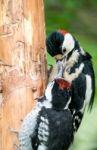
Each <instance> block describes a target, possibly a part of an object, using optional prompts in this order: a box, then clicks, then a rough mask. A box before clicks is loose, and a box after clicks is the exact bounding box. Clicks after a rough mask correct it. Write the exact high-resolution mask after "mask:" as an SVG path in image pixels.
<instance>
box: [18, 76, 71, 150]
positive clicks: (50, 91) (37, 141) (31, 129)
mask: <svg viewBox="0 0 97 150" xmlns="http://www.w3.org/2000/svg"><path fill="white" fill-rule="evenodd" d="M70 102H71V84H70V83H69V82H67V81H66V80H64V79H62V78H59V79H55V80H54V81H52V82H50V83H49V84H48V86H47V88H46V91H45V96H44V97H43V98H42V99H41V100H39V101H38V102H37V104H36V106H35V108H34V109H33V110H32V111H31V112H30V113H29V114H28V115H27V116H26V118H25V119H24V121H23V124H22V126H21V129H20V132H19V141H20V150H68V148H69V147H70V145H71V144H72V142H73V134H74V129H73V118H72V114H71V112H70V110H69V109H68V106H69V104H70Z"/></svg>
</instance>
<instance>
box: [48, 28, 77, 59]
mask: <svg viewBox="0 0 97 150" xmlns="http://www.w3.org/2000/svg"><path fill="white" fill-rule="evenodd" d="M77 45H78V42H77V41H76V40H75V38H74V37H73V36H72V35H71V34H70V33H68V32H66V31H64V30H58V31H56V32H53V33H51V34H50V35H49V36H48V38H47V40H46V46H47V51H48V53H49V54H50V55H51V56H52V57H55V59H56V60H61V59H63V58H64V56H67V55H68V54H69V53H70V52H71V51H72V50H74V48H75V47H76V46H77Z"/></svg>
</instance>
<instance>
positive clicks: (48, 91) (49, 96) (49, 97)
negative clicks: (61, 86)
mask: <svg viewBox="0 0 97 150" xmlns="http://www.w3.org/2000/svg"><path fill="white" fill-rule="evenodd" d="M53 85H54V81H52V82H50V83H49V84H48V86H47V88H46V90H45V96H46V99H47V100H48V101H50V102H51V101H52V88H53Z"/></svg>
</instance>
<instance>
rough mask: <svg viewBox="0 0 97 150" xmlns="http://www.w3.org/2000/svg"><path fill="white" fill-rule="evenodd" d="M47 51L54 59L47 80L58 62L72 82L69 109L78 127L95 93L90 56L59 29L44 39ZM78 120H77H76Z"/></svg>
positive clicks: (55, 72)
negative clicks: (54, 63) (53, 64)
mask: <svg viewBox="0 0 97 150" xmlns="http://www.w3.org/2000/svg"><path fill="white" fill-rule="evenodd" d="M46 45H47V51H48V53H49V54H50V55H51V56H52V57H54V58H55V59H56V65H55V66H54V67H53V69H52V72H51V75H50V77H49V81H51V80H52V79H53V78H54V77H55V76H57V74H58V72H59V71H58V70H60V67H59V65H57V63H58V62H61V63H60V64H61V65H63V73H62V76H63V77H64V78H65V79H66V80H68V81H69V82H71V83H72V100H71V104H70V110H71V111H72V114H73V115H74V120H75V121H74V128H75V130H77V129H78V127H79V125H80V123H81V119H82V116H83V113H84V109H85V107H86V106H87V104H88V105H89V108H90V109H92V106H93V101H94V95H95V75H94V70H93V65H92V58H91V56H90V54H89V53H87V52H85V51H84V50H83V48H82V47H81V46H80V44H79V42H78V41H77V40H76V39H75V38H74V37H73V36H72V35H71V34H70V33H68V32H66V31H64V30H59V31H56V32H53V33H51V34H50V35H49V36H48V38H47V41H46ZM77 121H78V122H77Z"/></svg>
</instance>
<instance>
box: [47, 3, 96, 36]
mask: <svg viewBox="0 0 97 150" xmlns="http://www.w3.org/2000/svg"><path fill="white" fill-rule="evenodd" d="M45 16H46V24H47V33H48V32H51V31H54V30H55V29H59V28H65V29H67V30H69V31H72V32H76V33H79V32H80V33H83V34H88V35H92V36H96V37H97V0H88V1H87V0H80V1H78V0H73V1H72V0H45Z"/></svg>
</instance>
